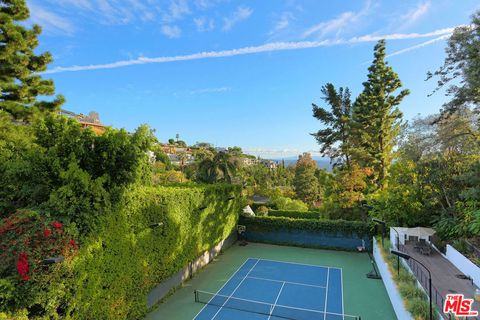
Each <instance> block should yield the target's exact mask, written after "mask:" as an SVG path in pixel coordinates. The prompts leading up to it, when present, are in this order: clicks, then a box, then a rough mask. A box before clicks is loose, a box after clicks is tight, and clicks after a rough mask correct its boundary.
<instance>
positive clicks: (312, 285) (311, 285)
mask: <svg viewBox="0 0 480 320" xmlns="http://www.w3.org/2000/svg"><path fill="white" fill-rule="evenodd" d="M327 274H328V271H327ZM247 278H249V279H257V280H265V281H272V282H280V283H288V284H296V285H299V286H306V287H314V288H322V289H325V288H326V287H323V286H317V285H314V284H307V283H300V282H292V281H282V280H275V279H268V278H261V277H253V276H248V277H247Z"/></svg>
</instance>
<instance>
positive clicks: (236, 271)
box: [193, 258, 252, 320]
mask: <svg viewBox="0 0 480 320" xmlns="http://www.w3.org/2000/svg"><path fill="white" fill-rule="evenodd" d="M250 259H252V258H248V259H247V260H245V261H244V262H243V263H242V265H241V266H240V267H238V269H237V270H235V272H234V273H233V274H232V275H231V276H230V278H228V280H227V281H225V283H224V284H223V286H221V287H220V289H218V290H217V292H216V293H215V295H217V294H218V293H219V292H220V291H221V290H222V289H223V288H224V287H225V286H226V285H227V283H228V282H229V281H230V280H232V278H233V277H234V276H235V275H236V274H237V273H238V271H240V269H242V267H243V266H244V265H245V264H246V263H247V261H248V260H250ZM213 298H214V296H213V297H212V298H211V299H210V301H208V303H210V302H211V301H212V300H213ZM207 305H208V304H205V305H204V306H203V307H202V309H200V311H198V313H197V314H196V315H195V317H193V320H195V319H196V318H197V317H198V315H199V314H200V313H202V311H203V309H205V308H206V307H207Z"/></svg>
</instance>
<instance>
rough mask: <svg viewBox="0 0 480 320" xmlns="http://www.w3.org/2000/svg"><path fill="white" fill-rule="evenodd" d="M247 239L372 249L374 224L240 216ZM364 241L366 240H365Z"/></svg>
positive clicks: (289, 243) (311, 245) (307, 245)
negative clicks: (362, 246)
mask: <svg viewBox="0 0 480 320" xmlns="http://www.w3.org/2000/svg"><path fill="white" fill-rule="evenodd" d="M239 223H240V224H242V225H245V226H246V227H247V231H246V237H247V240H248V241H253V242H266V243H274V244H285V245H295V246H302V247H315V248H329V249H342V250H357V247H359V246H361V245H362V244H365V247H366V248H367V249H370V248H371V236H372V233H371V227H370V226H369V224H367V223H364V222H361V221H346V220H323V219H318V220H314V219H298V218H287V217H269V216H267V217H243V216H242V217H241V218H240V222H239ZM362 240H363V242H362Z"/></svg>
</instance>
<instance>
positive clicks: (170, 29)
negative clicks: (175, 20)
mask: <svg viewBox="0 0 480 320" xmlns="http://www.w3.org/2000/svg"><path fill="white" fill-rule="evenodd" d="M160 31H161V32H162V33H163V34H164V35H165V36H167V37H169V38H178V37H180V35H181V34H182V30H181V29H180V28H179V27H178V26H169V25H164V26H162V27H161V28H160Z"/></svg>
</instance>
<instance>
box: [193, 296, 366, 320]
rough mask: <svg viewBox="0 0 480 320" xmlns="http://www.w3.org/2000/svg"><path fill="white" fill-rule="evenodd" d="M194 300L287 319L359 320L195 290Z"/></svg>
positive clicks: (358, 318) (343, 315)
mask: <svg viewBox="0 0 480 320" xmlns="http://www.w3.org/2000/svg"><path fill="white" fill-rule="evenodd" d="M195 302H199V303H204V304H207V305H213V306H216V307H220V308H227V309H234V310H239V311H245V312H252V313H257V314H263V315H268V316H271V317H273V318H282V319H289V320H361V318H360V317H359V316H352V315H348V314H339V313H332V312H323V311H318V310H312V309H305V308H297V307H291V306H284V305H280V304H271V303H266V302H261V301H255V300H249V299H242V298H237V297H231V296H226V295H221V294H217V293H211V292H207V291H201V290H195Z"/></svg>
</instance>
